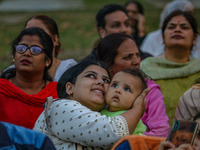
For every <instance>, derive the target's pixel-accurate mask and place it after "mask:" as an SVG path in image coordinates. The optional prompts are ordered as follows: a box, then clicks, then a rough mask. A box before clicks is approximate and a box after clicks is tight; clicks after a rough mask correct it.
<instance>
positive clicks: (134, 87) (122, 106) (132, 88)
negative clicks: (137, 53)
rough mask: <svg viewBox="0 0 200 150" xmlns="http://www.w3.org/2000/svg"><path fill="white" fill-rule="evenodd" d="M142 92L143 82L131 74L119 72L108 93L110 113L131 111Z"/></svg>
mask: <svg viewBox="0 0 200 150" xmlns="http://www.w3.org/2000/svg"><path fill="white" fill-rule="evenodd" d="M141 92H142V81H141V80H140V78H139V77H137V76H133V75H131V74H129V73H125V72H118V73H116V74H115V75H114V77H113V79H112V81H111V83H110V86H109V88H108V91H107V93H106V103H107V105H108V106H109V107H108V110H109V111H119V110H127V109H130V108H131V107H132V105H133V102H134V101H135V99H136V98H137V96H138V95H139V94H140V93H141Z"/></svg>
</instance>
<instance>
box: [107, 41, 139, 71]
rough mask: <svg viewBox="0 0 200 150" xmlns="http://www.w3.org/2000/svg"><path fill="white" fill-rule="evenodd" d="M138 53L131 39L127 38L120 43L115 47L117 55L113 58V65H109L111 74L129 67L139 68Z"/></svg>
mask: <svg viewBox="0 0 200 150" xmlns="http://www.w3.org/2000/svg"><path fill="white" fill-rule="evenodd" d="M140 60H141V58H140V53H139V50H138V48H137V46H136V44H135V42H134V41H133V40H131V39H127V40H125V41H124V42H122V43H121V45H120V46H119V48H118V49H117V55H116V57H115V59H114V65H113V66H112V67H111V69H110V72H111V75H114V74H115V73H117V72H119V71H121V70H124V69H129V68H140Z"/></svg>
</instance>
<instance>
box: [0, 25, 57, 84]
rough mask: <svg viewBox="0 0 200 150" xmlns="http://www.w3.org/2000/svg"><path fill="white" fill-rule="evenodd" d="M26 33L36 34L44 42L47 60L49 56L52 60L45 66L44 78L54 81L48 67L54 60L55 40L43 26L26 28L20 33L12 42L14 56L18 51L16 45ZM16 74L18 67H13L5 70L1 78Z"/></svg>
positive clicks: (41, 42)
mask: <svg viewBox="0 0 200 150" xmlns="http://www.w3.org/2000/svg"><path fill="white" fill-rule="evenodd" d="M25 35H30V36H33V35H36V36H38V37H39V38H40V44H42V46H43V47H44V53H45V55H46V56H45V60H47V59H48V58H49V59H50V61H51V63H50V64H49V66H48V67H45V69H44V76H43V79H44V80H49V81H52V78H51V77H50V76H49V74H48V69H49V68H50V67H51V65H52V61H53V58H52V52H53V42H52V39H51V37H50V36H49V35H48V34H47V33H46V32H45V31H44V30H42V29H41V28H37V27H32V28H27V29H24V30H23V31H22V32H21V33H20V34H19V35H18V37H17V38H16V39H15V40H14V41H13V42H12V54H13V56H14V57H15V53H16V49H15V45H17V44H18V43H19V42H20V41H21V40H22V38H23V37H24V36H25ZM15 75H16V68H11V69H7V70H6V71H4V72H3V73H2V75H1V78H5V79H9V78H12V77H14V76H15Z"/></svg>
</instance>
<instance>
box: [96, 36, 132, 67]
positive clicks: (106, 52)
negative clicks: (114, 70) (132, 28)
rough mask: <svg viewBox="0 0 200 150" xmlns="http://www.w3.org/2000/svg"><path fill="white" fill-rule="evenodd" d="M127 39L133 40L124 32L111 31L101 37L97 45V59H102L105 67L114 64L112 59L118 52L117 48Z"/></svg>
mask: <svg viewBox="0 0 200 150" xmlns="http://www.w3.org/2000/svg"><path fill="white" fill-rule="evenodd" d="M127 39H131V40H133V38H132V37H131V36H129V35H127V34H125V33H112V34H109V35H107V36H106V37H104V38H103V39H101V40H100V42H99V45H98V47H97V57H98V60H99V61H103V62H104V63H105V65H106V66H107V68H110V67H111V66H112V65H113V64H114V59H115V57H116V55H117V53H118V52H117V49H118V48H119V46H120V45H121V43H122V42H124V41H125V40H127ZM133 41H134V40H133ZM134 42H135V41H134Z"/></svg>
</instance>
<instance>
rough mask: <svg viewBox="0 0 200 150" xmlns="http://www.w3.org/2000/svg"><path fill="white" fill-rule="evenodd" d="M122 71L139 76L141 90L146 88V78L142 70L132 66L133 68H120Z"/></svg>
mask: <svg viewBox="0 0 200 150" xmlns="http://www.w3.org/2000/svg"><path fill="white" fill-rule="evenodd" d="M122 72H125V73H129V74H131V75H133V76H135V77H139V78H140V80H141V81H142V90H144V89H146V88H147V84H146V80H145V79H147V76H146V75H145V73H144V72H143V71H142V70H140V69H137V68H134V69H125V70H122Z"/></svg>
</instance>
